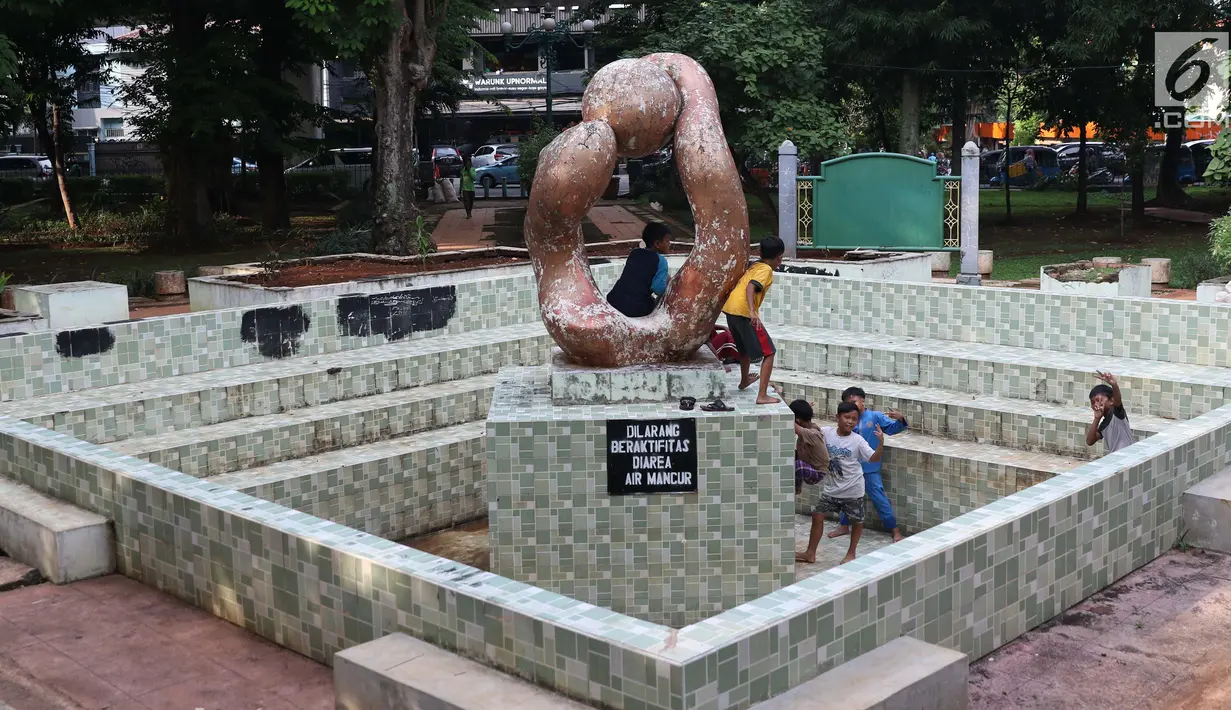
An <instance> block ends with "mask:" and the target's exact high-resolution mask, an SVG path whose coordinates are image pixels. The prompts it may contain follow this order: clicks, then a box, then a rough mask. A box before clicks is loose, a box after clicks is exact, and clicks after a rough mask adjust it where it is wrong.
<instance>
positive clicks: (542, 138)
mask: <svg viewBox="0 0 1231 710" xmlns="http://www.w3.org/2000/svg"><path fill="white" fill-rule="evenodd" d="M533 131H534V132H533V133H532V134H531V136H530V138H529V139H528V140H525V141H522V142H521V143H520V144H518V146H517V147H518V156H519V157H518V158H517V175H518V176H519V177H520V178H521V184H522V186H523V187H524V188H525V189H526V190H527V191H529V190H530V184H531V183H533V182H534V172H535V171H536V170H538V167H539V153H541V152H543V149H544V148H546V147H547V144H548V143H551V142H552V141H554V140H555V139H556V136H558V135H560V132H559V131H557V130H556V129H555V128H554V127H552V126H548V125H547V124H546V123H543V122H542V121H540V120H539V119H537V118H535V119H534V128H533Z"/></svg>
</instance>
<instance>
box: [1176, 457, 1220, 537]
mask: <svg viewBox="0 0 1231 710" xmlns="http://www.w3.org/2000/svg"><path fill="white" fill-rule="evenodd" d="M1180 505H1181V506H1182V507H1183V509H1184V525H1183V527H1184V529H1186V530H1187V531H1188V535H1187V537H1186V538H1185V542H1187V543H1188V544H1190V545H1193V546H1194V547H1200V548H1201V549H1203V550H1213V551H1214V552H1222V553H1224V554H1231V468H1228V469H1226V470H1225V471H1223V472H1222V473H1216V474H1214V475H1213V476H1210V477H1209V478H1207V479H1205V480H1204V481H1202V482H1200V483H1198V484H1197V485H1195V486H1193V487H1192V488H1189V489H1188V490H1186V491H1184V495H1182V496H1180Z"/></svg>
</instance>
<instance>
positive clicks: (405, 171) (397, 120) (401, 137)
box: [372, 0, 436, 255]
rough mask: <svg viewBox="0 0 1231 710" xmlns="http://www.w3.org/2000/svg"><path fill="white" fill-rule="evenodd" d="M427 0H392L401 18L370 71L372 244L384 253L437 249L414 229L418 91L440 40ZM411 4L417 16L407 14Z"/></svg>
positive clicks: (429, 239) (421, 87)
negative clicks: (373, 135) (435, 34)
mask: <svg viewBox="0 0 1231 710" xmlns="http://www.w3.org/2000/svg"><path fill="white" fill-rule="evenodd" d="M426 2H427V0H393V6H394V8H395V9H396V10H397V11H398V13H399V14H401V15H402V22H401V23H400V24H399V25H398V26H397V27H396V28H395V29H394V30H393V32H392V33H391V35H390V37H389V40H388V42H386V44H385V46H384V47H383V48H382V50H381V51H380V53H379V54H378V55H377V56H376V60H375V62H374V64H375V66H374V68H373V69H374V71H373V75H372V87H373V88H374V89H375V93H376V97H375V101H374V109H375V114H376V116H375V120H374V125H375V128H376V146H375V151H374V152H375V155H374V156H373V166H372V188H373V193H374V194H373V198H374V202H375V218H374V220H373V226H372V243H373V245H374V248H376V249H377V250H378V251H380V252H387V253H391V254H403V255H406V254H411V253H419V252H426V251H434V250H435V248H436V245H435V244H434V243H433V242H432V241H431V237H430V236H426V237H424V241H423V243H422V244H420V241H419V238H420V235H418V234H417V230H416V228H415V217H417V216H418V214H419V208H418V206H417V205H416V204H415V177H416V172H417V166H416V165H415V164H414V158H413V155H414V148H415V140H414V132H415V129H414V126H415V122H414V117H415V102H416V100H417V98H418V97H417V94H418V92H420V91H422V90H423V89H424V88H426V87H427V82H428V80H429V79H430V78H431V72H432V62H433V61H434V60H435V58H436V43H435V40H434V38H433V37H432V33H431V31H430V29H429V27H428V26H427V19H426V7H425V4H426ZM408 3H409V4H411V10H413V15H414V16H413V19H412V17H411V16H410V14H408V9H407V4H408Z"/></svg>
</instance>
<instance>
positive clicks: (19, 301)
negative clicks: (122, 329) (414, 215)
mask: <svg viewBox="0 0 1231 710" xmlns="http://www.w3.org/2000/svg"><path fill="white" fill-rule="evenodd" d="M12 289H13V305H14V307H15V308H16V309H17V310H19V311H22V312H24V313H37V314H38V315H39V316H40V317H42V318H43V319H45V320H46V321H47V326H48V327H49V328H52V329H54V330H71V329H74V328H84V327H86V326H90V325H98V324H101V323H116V322H119V321H125V320H128V287H126V286H123V285H121V284H113V283H106V282H103V281H67V282H64V283H55V284H41V285H25V286H14V287H12Z"/></svg>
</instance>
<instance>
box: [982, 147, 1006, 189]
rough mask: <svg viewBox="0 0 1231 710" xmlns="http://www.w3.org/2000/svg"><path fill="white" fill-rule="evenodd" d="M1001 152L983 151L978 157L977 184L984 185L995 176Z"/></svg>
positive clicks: (1002, 153) (1002, 152)
mask: <svg viewBox="0 0 1231 710" xmlns="http://www.w3.org/2000/svg"><path fill="white" fill-rule="evenodd" d="M1002 155H1004V151H1003V150H985V151H983V154H982V155H980V156H979V183H980V184H983V185H986V184H988V183H990V182H991V181H992V178H993V177H995V176H996V165H997V164H998V163H999V162H1000V156H1002Z"/></svg>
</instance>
